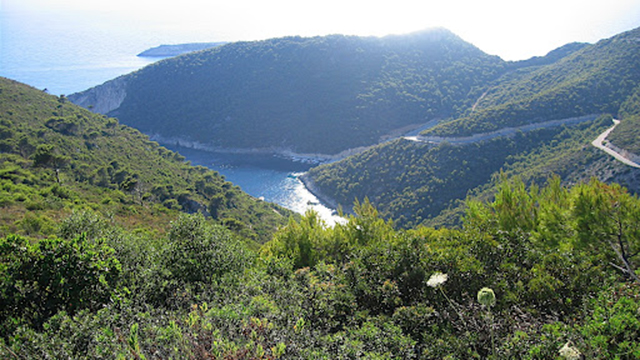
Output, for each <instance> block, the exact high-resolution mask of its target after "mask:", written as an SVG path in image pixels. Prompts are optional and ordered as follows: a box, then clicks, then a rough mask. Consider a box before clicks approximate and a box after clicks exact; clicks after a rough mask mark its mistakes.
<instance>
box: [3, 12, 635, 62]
mask: <svg viewBox="0 0 640 360" xmlns="http://www.w3.org/2000/svg"><path fill="white" fill-rule="evenodd" d="M0 12H4V13H5V14H4V15H5V16H6V15H7V14H9V15H11V14H22V15H24V14H28V15H29V19H33V23H32V26H33V27H34V28H36V27H37V26H38V24H41V23H42V22H51V23H59V26H60V27H63V28H64V27H66V28H68V29H69V30H70V33H72V32H73V31H79V30H80V29H81V28H82V27H86V26H91V27H93V28H95V29H105V31H112V30H107V29H113V28H115V27H117V26H118V25H119V24H122V25H123V26H122V28H123V30H122V31H121V32H120V33H114V37H115V38H118V37H122V38H126V29H136V30H137V31H146V32H148V34H149V43H150V44H156V45H160V44H162V43H171V42H175V39H184V42H205V41H244V40H262V39H267V38H273V37H282V36H294V35H300V36H315V35H327V34H345V35H360V36H384V35H390V34H403V33H410V32H415V31H420V30H424V29H428V28H434V27H443V28H446V29H448V30H450V31H452V32H454V33H455V34H456V35H458V36H460V37H461V38H462V39H464V40H466V41H468V42H470V43H472V44H474V45H475V46H477V47H479V48H480V49H481V50H483V51H485V52H487V53H489V54H492V55H498V56H500V57H501V58H503V59H505V60H522V59H527V58H530V57H532V56H542V55H545V54H546V53H548V52H549V51H551V50H553V49H555V48H557V47H559V46H562V45H564V44H567V43H570V42H576V41H577V42H589V43H594V42H596V41H598V40H600V39H603V38H607V37H610V36H613V35H615V34H617V33H620V32H623V31H626V30H630V29H633V28H635V27H637V26H640V2H638V1H636V0H609V1H601V0H598V1H595V2H590V3H589V4H588V6H587V5H585V4H584V2H583V1H577V0H568V1H553V0H540V1H537V2H535V3H534V2H526V3H522V2H518V3H517V4H516V3H514V2H513V1H508V0H488V1H485V2H477V1H469V0H451V1H447V2H446V3H445V2H433V1H427V2H418V1H409V0H398V1H394V2H393V4H389V3H382V2H375V3H371V2H366V1H360V0H357V1H337V0H326V1H323V2H322V3H320V2H316V3H307V2H305V3H302V2H299V1H291V0H274V1H270V2H263V1H256V0H238V1H233V2H230V1H225V2H221V1H213V2H208V3H203V2H201V1H198V0H183V1H181V2H179V3H176V2H174V1H162V0H161V1H152V0H138V1H135V2H132V1H131V0H111V1H99V2H98V1H96V2H93V1H92V2H87V1H83V0H58V1H56V2H55V3H52V2H51V1H48V0H0ZM87 24H90V25H87ZM4 36H12V34H11V33H8V30H6V29H1V27H0V39H1V38H2V37H4ZM169 39H172V41H169ZM142 50H144V49H141V51H142Z"/></svg>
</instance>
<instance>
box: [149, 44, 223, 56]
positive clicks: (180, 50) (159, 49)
mask: <svg viewBox="0 0 640 360" xmlns="http://www.w3.org/2000/svg"><path fill="white" fill-rule="evenodd" d="M224 44H225V43H224V42H211V43H190V44H175V45H160V46H156V47H153V48H151V49H147V50H145V51H143V52H141V53H140V54H138V56H140V57H169V56H178V55H182V54H186V53H190V52H193V51H200V50H206V49H210V48H213V47H216V46H220V45H224Z"/></svg>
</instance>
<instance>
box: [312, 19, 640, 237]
mask: <svg viewBox="0 0 640 360" xmlns="http://www.w3.org/2000/svg"><path fill="white" fill-rule="evenodd" d="M639 35H640V29H637V30H633V31H630V32H626V33H623V34H621V35H618V36H615V37H613V38H611V39H607V40H603V41H600V42H598V43H597V44H595V45H587V46H578V47H577V49H569V50H572V51H567V53H566V55H565V57H563V58H561V59H559V60H557V61H555V62H553V63H551V64H550V65H544V66H531V67H526V68H519V69H517V70H515V71H511V72H508V73H507V74H505V75H503V76H502V77H501V78H500V79H498V80H496V81H495V83H494V84H492V85H490V86H489V87H488V88H487V89H486V90H483V91H484V93H483V94H482V96H480V97H479V99H478V101H476V102H475V104H474V105H473V106H472V107H471V108H469V109H468V110H467V111H466V114H467V115H465V116H463V117H460V118H458V119H455V120H452V121H444V122H441V123H440V124H439V125H437V126H435V127H433V128H431V129H429V130H426V131H425V132H423V135H431V136H432V135H440V136H441V138H439V139H438V138H434V137H417V138H412V140H414V141H409V140H406V139H405V140H398V141H395V142H391V143H387V144H382V145H379V146H377V147H373V148H371V149H369V150H367V151H365V152H363V153H361V154H358V155H356V156H352V157H349V158H346V159H344V160H342V161H339V162H336V163H332V164H327V165H323V166H320V167H317V168H314V169H311V170H310V171H309V173H308V174H307V175H306V181H307V182H308V183H309V184H310V185H311V186H312V187H315V190H316V192H318V194H319V195H321V196H323V197H325V198H326V199H328V200H335V202H337V203H338V204H340V205H341V206H342V207H343V208H344V209H347V210H349V209H350V208H351V205H352V204H353V202H354V200H356V199H357V200H359V201H363V200H364V199H365V198H368V199H369V200H370V201H371V202H372V203H373V204H374V205H375V206H376V207H377V208H378V209H379V210H380V212H381V213H382V214H383V215H384V216H385V217H387V218H390V219H393V220H394V221H396V222H397V224H398V225H399V226H403V227H404V226H409V227H410V226H415V225H417V224H431V225H438V224H443V223H446V224H453V223H455V222H456V221H457V218H458V216H459V214H460V211H461V209H460V208H459V205H460V204H461V201H463V200H464V199H465V198H466V197H467V196H468V195H470V196H479V195H480V194H483V195H482V196H485V197H486V196H487V194H488V193H490V189H491V187H492V186H493V185H492V184H494V182H493V180H492V179H496V178H497V177H498V175H499V174H500V172H501V171H504V172H507V173H508V174H509V175H511V176H512V175H520V176H522V177H523V179H524V180H525V181H526V182H527V183H532V182H538V183H539V180H540V179H541V178H544V177H546V176H549V174H551V173H555V174H559V175H561V177H562V179H563V180H564V181H565V182H566V183H572V182H576V181H581V180H584V179H588V178H589V177H591V176H595V177H597V178H598V179H600V180H602V181H607V182H612V181H616V182H620V183H623V184H625V185H626V186H629V187H630V188H631V189H632V191H639V190H640V186H639V185H638V179H640V173H639V172H638V170H637V169H633V168H628V167H625V166H623V165H621V164H618V163H616V162H614V161H612V160H611V159H610V158H609V157H607V156H605V155H604V154H603V153H602V152H601V151H599V150H597V149H595V148H593V147H591V146H590V144H591V141H593V140H594V139H595V138H596V137H597V136H598V134H600V133H601V132H602V131H604V130H605V129H606V128H607V127H610V126H611V125H612V123H611V121H610V119H611V115H607V116H606V117H601V118H598V119H597V120H596V121H589V122H583V123H575V122H572V121H568V122H566V123H565V124H564V125H558V124H556V125H555V126H548V125H544V124H545V123H544V122H545V121H547V120H553V119H567V118H573V117H576V116H581V115H587V114H603V113H609V114H612V115H614V116H615V117H616V118H618V119H622V120H623V121H622V123H621V124H620V125H619V127H618V128H617V129H616V130H615V131H614V133H612V134H611V139H610V141H611V142H612V143H613V144H616V145H617V144H619V145H618V146H620V147H622V148H624V149H627V150H629V151H634V150H636V151H637V149H638V139H639V138H640V137H638V136H637V135H638V126H637V114H638V113H640V111H638V93H637V86H638V84H640V60H639V59H640V57H639V56H638V55H640V45H639V43H638V42H637V41H636V39H637V38H638V36H639ZM531 123H540V124H541V125H540V127H541V128H539V129H533V130H531V129H530V128H523V129H525V130H522V131H520V130H519V129H518V126H521V125H527V124H531ZM506 127H514V130H512V131H511V132H510V133H509V131H507V132H505V134H506V135H505V136H500V137H494V136H489V135H487V136H486V139H485V140H482V139H479V140H473V139H470V140H468V141H458V140H457V139H456V138H452V137H450V136H464V135H470V134H477V133H488V132H490V131H494V130H498V129H504V128H506ZM443 136H444V138H442V137H443ZM448 139H449V141H447V140H448ZM416 140H417V141H416ZM481 140H482V141H481ZM421 141H422V142H421ZM445 210H446V211H445ZM443 211H445V212H444V213H442V212H443Z"/></svg>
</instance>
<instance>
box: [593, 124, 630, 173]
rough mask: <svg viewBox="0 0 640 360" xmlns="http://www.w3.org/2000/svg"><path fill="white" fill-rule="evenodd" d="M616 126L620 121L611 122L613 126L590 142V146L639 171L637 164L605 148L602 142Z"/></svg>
mask: <svg viewBox="0 0 640 360" xmlns="http://www.w3.org/2000/svg"><path fill="white" fill-rule="evenodd" d="M618 124H620V120H615V119H614V120H613V126H612V127H610V128H608V129H607V130H606V131H605V132H603V133H602V134H600V136H598V137H597V138H596V139H595V140H593V141H592V142H591V145H593V146H595V147H597V148H598V149H600V150H602V151H604V152H606V153H607V154H609V155H611V156H613V157H614V158H615V159H616V160H618V161H620V162H622V163H623V164H625V165H629V166H633V167H635V168H639V169H640V164H638V163H637V162H633V161H631V160H629V159H627V158H626V157H624V156H622V154H620V153H619V152H616V151H615V150H613V149H611V148H609V147H607V146H606V145H605V144H604V142H605V140H606V139H607V136H609V133H610V132H611V131H613V129H615V128H616V126H618Z"/></svg>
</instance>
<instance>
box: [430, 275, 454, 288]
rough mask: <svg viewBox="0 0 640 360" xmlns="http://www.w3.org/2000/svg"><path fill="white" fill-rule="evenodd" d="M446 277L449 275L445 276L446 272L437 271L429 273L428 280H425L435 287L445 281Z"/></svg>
mask: <svg viewBox="0 0 640 360" xmlns="http://www.w3.org/2000/svg"><path fill="white" fill-rule="evenodd" d="M448 278H449V276H447V274H443V273H441V272H437V273H434V274H433V275H431V277H430V278H429V281H427V285H429V286H431V287H433V288H435V287H438V286H440V285H442V284H444V283H445V282H447V279H448Z"/></svg>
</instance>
